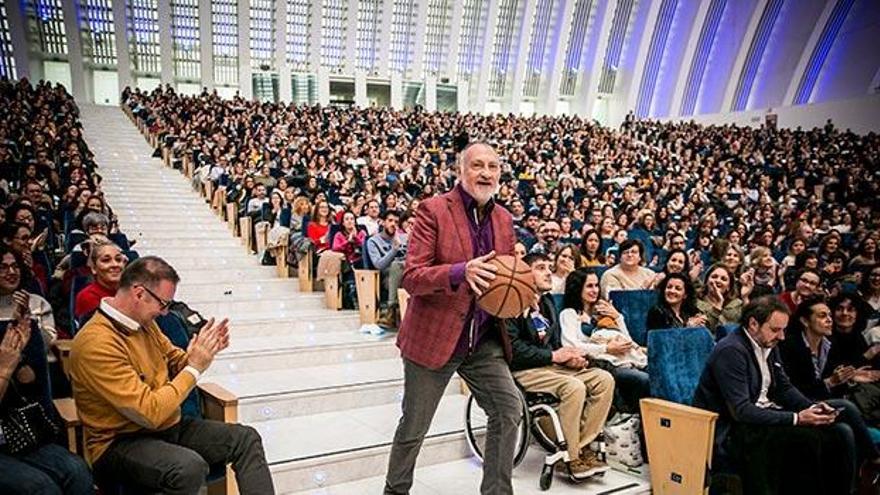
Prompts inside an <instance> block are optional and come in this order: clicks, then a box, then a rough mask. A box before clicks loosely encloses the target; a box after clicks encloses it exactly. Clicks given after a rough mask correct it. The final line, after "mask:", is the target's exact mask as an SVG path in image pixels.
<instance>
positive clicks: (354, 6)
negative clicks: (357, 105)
mask: <svg viewBox="0 0 880 495" xmlns="http://www.w3.org/2000/svg"><path fill="white" fill-rule="evenodd" d="M357 18H358V1H357V0H348V19H347V28H346V30H345V59H344V68H343V70H344V71H345V73H346V74H354V72H355V67H357V28H358V21H357ZM355 101H357V98H355Z"/></svg>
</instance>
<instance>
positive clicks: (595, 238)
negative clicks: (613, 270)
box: [580, 229, 605, 266]
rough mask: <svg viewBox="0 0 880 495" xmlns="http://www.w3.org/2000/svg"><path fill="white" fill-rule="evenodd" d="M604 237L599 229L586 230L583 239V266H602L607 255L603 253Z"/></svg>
mask: <svg viewBox="0 0 880 495" xmlns="http://www.w3.org/2000/svg"><path fill="white" fill-rule="evenodd" d="M601 247H602V238H601V237H599V232H598V231H597V230H593V229H590V230H588V231H586V232H584V236H583V238H582V239H581V252H580V254H581V266H602V265H603V264H605V257H604V256H603V255H602V253H601V251H600V248H601Z"/></svg>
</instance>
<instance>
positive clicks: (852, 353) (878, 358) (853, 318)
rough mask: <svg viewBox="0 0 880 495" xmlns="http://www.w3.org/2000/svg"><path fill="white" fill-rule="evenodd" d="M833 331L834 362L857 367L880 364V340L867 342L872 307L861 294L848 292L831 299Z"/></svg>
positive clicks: (877, 366) (877, 365) (832, 357)
mask: <svg viewBox="0 0 880 495" xmlns="http://www.w3.org/2000/svg"><path fill="white" fill-rule="evenodd" d="M828 305H829V306H830V307H831V315H832V318H833V319H834V332H833V333H832V334H831V349H832V352H831V355H830V356H829V358H828V359H829V360H831V362H832V364H835V365H836V364H848V365H851V366H854V367H856V368H858V367H861V366H864V365H871V366H872V367H874V368H880V343H874V344H870V345H869V344H868V341H867V340H866V339H865V334H864V332H865V327H866V326H867V324H868V315H869V314H870V311H871V308H870V306H868V304H867V303H865V301H864V299H862V298H861V297H859V295H858V294H855V293H852V292H845V293H843V294H838V295H837V296H834V297H832V298H831V299H830V301H829V303H828Z"/></svg>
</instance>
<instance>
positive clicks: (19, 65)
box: [4, 0, 42, 83]
mask: <svg viewBox="0 0 880 495" xmlns="http://www.w3.org/2000/svg"><path fill="white" fill-rule="evenodd" d="M4 3H5V4H6V15H7V16H8V17H9V35H10V38H12V57H13V59H14V60H15V72H16V74H14V75H15V76H16V77H18V78H19V79H23V78H25V77H26V78H28V79H29V80H30V81H31V82H32V83H34V82H36V81H35V79H38V78H39V74H32V71H31V63H32V60H31V49H30V43H29V42H28V36H27V30H26V29H25V26H27V19H26V18H25V14H24V9H23V8H22V5H21V1H20V0H4ZM40 73H42V71H40Z"/></svg>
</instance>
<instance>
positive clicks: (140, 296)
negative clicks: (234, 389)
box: [70, 256, 274, 494]
mask: <svg viewBox="0 0 880 495" xmlns="http://www.w3.org/2000/svg"><path fill="white" fill-rule="evenodd" d="M178 281H179V277H178V275H177V273H176V272H175V271H174V269H173V268H172V267H171V266H170V265H168V264H167V263H165V262H164V261H163V260H162V259H160V258H157V257H154V256H145V257H143V258H140V259H138V260H136V261H134V262H132V263H131V264H130V265H129V266H128V267H127V268H126V269H125V271H124V272H123V274H122V278H121V280H120V282H119V289H118V291H117V292H116V295H115V296H114V297H111V298H106V299H104V300H102V301H101V304H100V307H99V308H98V312H97V313H96V314H95V316H94V317H93V318H92V319H90V320H89V321H88V323H86V325H85V326H84V327H83V329H82V330H81V331H80V332H79V333H78V334H77V335H76V338H75V339H74V341H73V348H72V349H71V354H70V373H71V376H72V378H73V383H74V398H75V399H76V403H77V407H78V408H79V414H80V418H82V422H83V425H84V428H85V435H87V437H88V439H89V441H88V442H87V443H86V460H87V461H88V462H89V463H90V464H91V465H92V467H93V469H94V473H95V476H96V478H98V479H99V480H113V481H117V482H124V483H126V484H133V485H136V486H137V487H139V488H140V489H142V490H149V491H152V492H156V491H161V492H166V493H197V492H198V491H199V488H200V487H201V486H202V484H203V483H204V481H205V476H206V475H207V474H208V468H209V465H212V464H226V463H231V464H232V468H233V470H234V471H235V478H236V481H237V482H238V487H239V490H240V491H241V492H242V493H259V494H263V493H265V494H273V493H274V488H273V486H272V478H271V475H270V473H269V467H268V465H267V463H266V458H265V454H264V453H263V447H262V442H261V440H260V436H259V434H258V433H257V432H256V430H254V429H253V428H251V427H248V426H242V425H238V424H226V423H219V422H215V421H209V420H202V419H198V418H181V413H180V405H181V403H182V402H183V401H184V399H186V397H187V395H188V394H189V392H190V391H191V390H192V389H193V387H195V385H196V380H198V378H199V376H201V375H202V374H203V373H204V372H205V371H206V370H207V369H208V367H209V366H210V365H211V362H212V361H213V359H214V356H215V355H216V354H217V353H218V352H219V351H221V350H223V349H225V348H226V347H227V346H228V345H229V333H228V331H229V330H228V322H227V320H223V321H221V322H219V323H218V322H215V321H214V320H213V319H211V320H209V321H208V323H206V324H205V326H204V327H202V330H201V331H200V332H199V333H198V334H197V335H196V336H195V337H194V338H193V340H192V341H191V342H190V346H189V349H188V352H184V351H183V350H181V349H179V348H177V347H174V346H173V345H172V344H171V342H170V341H169V340H168V338H167V337H165V336H164V334H162V332H161V331H160V330H159V328H158V326H157V325H156V322H155V318H156V317H157V316H159V315H161V314H165V313H166V312H167V311H168V306H169V305H170V304H171V302H172V301H173V299H174V293H175V291H176V288H177V283H178Z"/></svg>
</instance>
